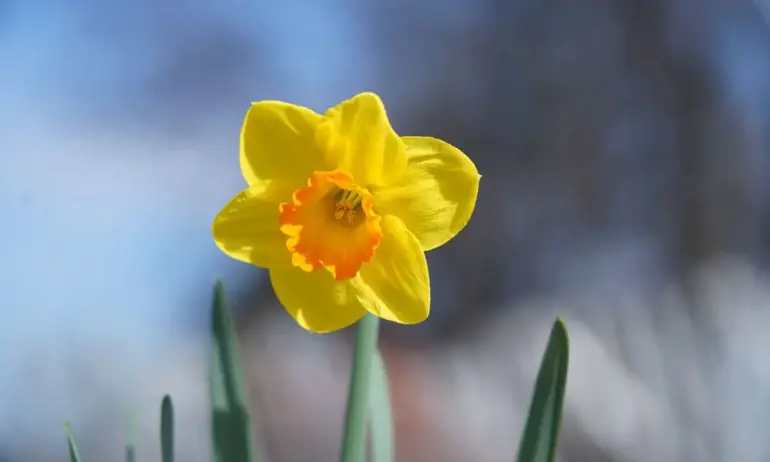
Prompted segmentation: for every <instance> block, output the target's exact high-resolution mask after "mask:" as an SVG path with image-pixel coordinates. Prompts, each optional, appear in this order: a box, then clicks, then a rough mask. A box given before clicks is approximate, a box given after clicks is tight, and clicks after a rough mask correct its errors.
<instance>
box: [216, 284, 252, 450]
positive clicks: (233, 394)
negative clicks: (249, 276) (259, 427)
mask: <svg viewBox="0 0 770 462" xmlns="http://www.w3.org/2000/svg"><path fill="white" fill-rule="evenodd" d="M211 333H212V340H213V342H212V352H211V353H212V355H211V369H210V387H211V389H210V397H211V411H212V438H213V446H214V448H213V449H214V461H215V462H253V461H254V458H253V448H254V443H253V441H252V425H251V416H250V414H249V409H248V405H247V402H246V398H245V393H244V389H243V383H242V382H243V379H242V374H241V369H240V363H239V362H238V351H237V349H238V343H237V339H236V334H235V326H234V325H233V320H232V318H231V316H230V311H229V310H228V308H227V304H226V301H225V290H224V286H223V285H222V283H221V282H219V281H217V283H216V284H215V285H214V299H213V303H212V322H211Z"/></svg>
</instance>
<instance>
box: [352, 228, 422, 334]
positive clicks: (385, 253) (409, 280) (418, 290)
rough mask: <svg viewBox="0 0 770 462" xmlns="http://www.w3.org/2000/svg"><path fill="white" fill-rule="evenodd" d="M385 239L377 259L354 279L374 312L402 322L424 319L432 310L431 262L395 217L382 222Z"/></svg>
mask: <svg viewBox="0 0 770 462" xmlns="http://www.w3.org/2000/svg"><path fill="white" fill-rule="evenodd" d="M381 226H382V231H383V234H382V242H381V243H380V246H379V247H377V250H376V252H375V254H374V259H373V260H372V261H371V262H370V263H368V264H366V265H364V266H362V267H361V271H360V273H359V275H358V278H356V279H354V280H353V282H352V283H353V285H355V286H356V288H357V290H358V292H359V293H360V294H361V296H363V297H364V299H363V301H364V306H365V307H366V309H367V310H368V311H369V312H371V313H372V314H374V315H377V316H380V317H381V318H383V319H387V320H388V321H393V322H398V323H401V324H416V323H419V322H422V321H424V320H425V319H426V318H427V317H428V314H429V313H430V280H429V278H428V263H427V262H426V261H425V253H423V251H422V248H421V247H420V243H419V241H418V240H417V238H416V237H414V235H413V234H412V233H410V232H409V230H408V229H407V228H406V226H405V225H404V223H403V222H401V220H399V219H398V218H396V217H394V216H385V217H383V218H382V221H381Z"/></svg>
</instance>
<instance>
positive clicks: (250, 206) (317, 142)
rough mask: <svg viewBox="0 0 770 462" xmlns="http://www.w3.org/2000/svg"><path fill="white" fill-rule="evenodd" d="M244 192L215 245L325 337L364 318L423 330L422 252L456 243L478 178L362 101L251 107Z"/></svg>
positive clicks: (425, 286) (457, 157)
mask: <svg viewBox="0 0 770 462" xmlns="http://www.w3.org/2000/svg"><path fill="white" fill-rule="evenodd" d="M240 164H241V170H242V172H243V176H244V178H245V180H246V182H247V183H248V187H247V188H246V189H245V190H243V191H241V192H240V193H239V194H238V195H237V196H235V198H233V199H232V200H231V201H230V202H229V203H228V204H227V205H225V207H224V208H223V209H222V211H221V212H220V213H219V215H218V216H217V217H216V219H215V220H214V224H213V233H214V240H215V241H216V243H217V246H218V247H219V248H220V249H221V250H222V251H223V252H224V253H226V254H227V255H229V256H231V257H232V258H235V259H238V260H241V261H244V262H247V263H251V264H254V265H257V266H260V267H264V268H268V269H269V270H270V280H271V282H272V284H273V288H274V289H275V292H276V295H277V296H278V299H279V301H280V302H281V304H282V305H283V306H284V307H285V308H286V310H287V311H288V312H289V313H290V314H291V315H292V317H293V318H294V319H295V320H296V321H297V323H299V324H300V325H301V326H302V327H304V328H305V329H307V330H310V331H313V332H330V331H334V330H337V329H342V328H344V327H347V326H349V325H350V324H353V323H354V322H356V321H357V320H358V319H360V318H361V317H362V316H363V315H364V314H365V313H366V312H369V313H372V314H374V315H376V316H379V317H381V318H383V319H387V320H389V321H394V322H398V323H402V324H415V323H419V322H421V321H423V320H425V319H426V318H427V317H428V314H429V312H430V283H429V278H428V265H427V263H426V260H425V251H428V250H431V249H434V248H436V247H439V246H441V245H443V244H444V243H446V242H447V241H449V240H450V239H451V238H452V237H454V236H455V235H456V234H457V233H458V232H459V231H460V230H461V229H462V228H463V227H464V226H465V225H466V223H467V222H468V220H469V219H470V216H471V214H472V213H473V209H474V207H475V204H476V196H477V193H478V186H479V178H480V176H479V174H478V171H477V170H476V167H475V165H474V164H473V162H472V161H471V160H470V159H469V158H468V157H466V156H465V154H463V153H462V152H460V150H458V149H457V148H455V147H453V146H451V145H449V144H448V143H445V142H443V141H441V140H438V139H435V138H425V137H409V136H406V137H399V136H398V135H397V134H396V132H395V131H394V130H393V128H391V126H390V122H389V121H388V117H387V115H386V113H385V108H384V106H383V104H382V101H381V100H380V98H379V97H378V96H377V95H375V94H373V93H361V94H359V95H356V96H355V97H353V98H351V99H349V100H347V101H343V102H342V103H340V104H338V105H337V106H335V107H333V108H331V109H329V110H327V111H326V112H325V113H324V114H323V115H321V114H317V113H315V112H313V111H311V110H310V109H307V108H304V107H301V106H295V105H292V104H288V103H283V102H279V101H261V102H257V103H253V104H252V105H251V107H250V108H249V110H248V112H247V113H246V118H245V121H244V124H243V128H242V130H241V148H240Z"/></svg>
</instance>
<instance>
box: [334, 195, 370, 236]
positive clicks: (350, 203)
mask: <svg viewBox="0 0 770 462" xmlns="http://www.w3.org/2000/svg"><path fill="white" fill-rule="evenodd" d="M333 195H334V197H333V198H332V204H333V205H334V219H335V220H337V222H338V224H340V225H342V226H346V227H350V228H355V227H356V226H359V225H360V224H361V223H363V222H364V221H365V220H366V214H365V213H364V210H363V207H362V205H361V203H362V202H363V199H364V198H363V197H362V196H361V195H360V194H358V193H357V192H356V191H350V190H347V189H339V188H338V189H337V190H336V191H334V194H333Z"/></svg>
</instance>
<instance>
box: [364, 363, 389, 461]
mask: <svg viewBox="0 0 770 462" xmlns="http://www.w3.org/2000/svg"><path fill="white" fill-rule="evenodd" d="M371 373H372V382H371V391H370V396H369V402H370V408H371V417H370V425H371V432H372V433H371V442H372V462H393V460H394V454H393V414H392V410H391V407H390V388H389V386H388V372H387V369H386V367H385V361H383V359H382V355H381V354H380V351H379V350H375V352H374V358H372V372H371Z"/></svg>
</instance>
